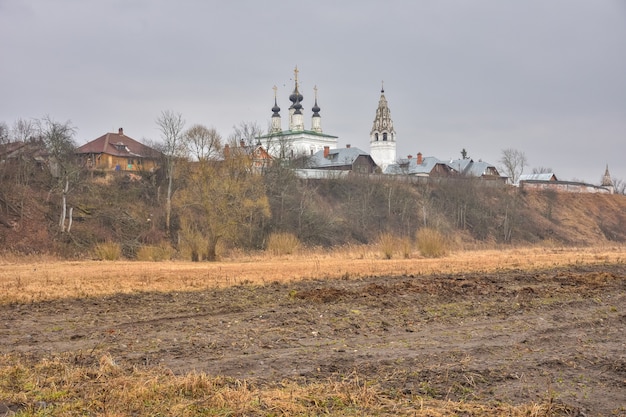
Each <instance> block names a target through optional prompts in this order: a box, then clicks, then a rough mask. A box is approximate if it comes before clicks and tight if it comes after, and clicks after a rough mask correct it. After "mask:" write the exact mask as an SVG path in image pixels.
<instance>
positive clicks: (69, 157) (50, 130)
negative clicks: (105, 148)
mask: <svg viewBox="0 0 626 417" xmlns="http://www.w3.org/2000/svg"><path fill="white" fill-rule="evenodd" d="M36 126H37V129H38V131H39V132H38V134H39V137H40V138H41V140H42V141H43V143H44V145H45V147H46V151H47V152H48V163H49V165H50V172H51V173H52V176H53V177H55V178H58V179H59V183H60V189H61V217H60V219H59V228H60V229H61V232H65V231H66V227H65V221H66V218H67V196H68V194H69V192H70V180H74V179H76V178H77V173H78V167H77V165H76V164H75V154H74V151H75V150H76V144H75V142H74V135H75V134H76V128H75V127H73V126H72V123H71V122H70V121H69V120H68V121H67V122H65V123H60V122H56V121H54V120H53V119H52V118H51V117H50V116H45V117H43V118H42V119H40V120H37V121H36ZM69 213H70V220H69V226H68V229H67V232H69V229H70V228H71V225H72V219H71V216H72V214H71V213H72V208H70V211H69Z"/></svg>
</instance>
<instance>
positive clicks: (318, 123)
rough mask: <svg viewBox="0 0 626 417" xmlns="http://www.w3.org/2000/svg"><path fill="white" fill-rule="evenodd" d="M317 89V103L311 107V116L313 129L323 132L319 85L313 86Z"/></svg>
mask: <svg viewBox="0 0 626 417" xmlns="http://www.w3.org/2000/svg"><path fill="white" fill-rule="evenodd" d="M313 90H314V91H315V104H314V105H313V108H312V109H311V110H312V111H313V117H312V118H311V130H312V131H313V132H317V133H322V117H321V116H320V110H321V109H320V107H319V106H318V105H317V86H315V87H313Z"/></svg>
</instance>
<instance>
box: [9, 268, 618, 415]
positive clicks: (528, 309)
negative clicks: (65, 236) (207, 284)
mask: <svg viewBox="0 0 626 417" xmlns="http://www.w3.org/2000/svg"><path fill="white" fill-rule="evenodd" d="M0 352H4V353H8V352H11V353H17V354H22V355H24V357H25V358H28V360H33V361H35V360H40V359H42V358H45V357H50V356H53V355H55V354H58V353H62V352H70V353H73V354H76V357H77V359H78V358H81V357H88V356H89V355H93V354H94V352H97V353H98V354H102V352H109V353H110V354H111V355H112V357H113V359H114V360H115V361H116V363H117V364H118V365H121V366H128V367H132V366H140V367H142V366H163V367H167V368H169V369H171V370H172V371H173V372H174V373H177V374H183V373H188V372H191V371H197V372H205V373H208V374H210V375H224V376H229V377H234V378H238V379H246V380H248V381H249V382H250V383H256V384H266V383H267V384H273V383H279V382H280V381H283V380H286V379H288V380H295V381H300V382H312V381H328V380H329V379H330V380H333V379H341V378H343V377H346V376H350V375H358V376H359V378H361V379H367V380H368V381H372V382H374V383H377V384H378V385H379V386H380V387H382V389H384V390H389V391H390V392H394V393H403V394H405V395H420V396H432V397H435V398H442V399H446V398H449V399H452V400H459V399H465V400H478V401H484V402H491V401H505V402H511V403H524V402H530V401H541V400H543V399H546V398H553V399H554V400H555V401H560V402H562V403H565V404H567V405H571V406H572V407H574V408H578V409H580V411H581V412H582V413H584V414H585V415H588V416H591V415H594V416H598V415H622V416H623V415H626V411H625V410H626V265H624V264H614V265H601V266H597V265H596V266H570V267H563V268H561V267H559V268H558V269H551V270H543V271H538V272H537V271H534V272H527V271H504V272H499V273H491V274H478V273H472V274H466V275H436V276H434V275H433V276H413V275H411V276H397V277H373V278H367V279H356V280H352V279H341V280H309V281H302V282H295V283H288V284H278V283H273V284H267V285H263V286H253V285H239V286H236V287H231V288H227V289H215V290H207V291H200V292H176V293H146V292H137V293H134V294H120V295H115V296H108V297H98V298H82V299H64V300H58V301H48V302H42V303H33V304H13V305H3V306H0Z"/></svg>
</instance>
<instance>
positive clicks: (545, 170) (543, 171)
mask: <svg viewBox="0 0 626 417" xmlns="http://www.w3.org/2000/svg"><path fill="white" fill-rule="evenodd" d="M552 172H554V171H553V170H552V168H549V167H537V168H533V174H550V173H552Z"/></svg>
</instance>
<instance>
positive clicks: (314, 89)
mask: <svg viewBox="0 0 626 417" xmlns="http://www.w3.org/2000/svg"><path fill="white" fill-rule="evenodd" d="M313 91H315V101H317V85H316V86H314V87H313Z"/></svg>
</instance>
